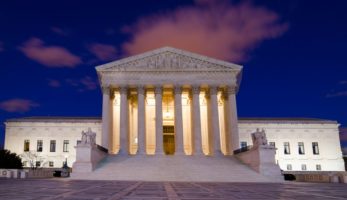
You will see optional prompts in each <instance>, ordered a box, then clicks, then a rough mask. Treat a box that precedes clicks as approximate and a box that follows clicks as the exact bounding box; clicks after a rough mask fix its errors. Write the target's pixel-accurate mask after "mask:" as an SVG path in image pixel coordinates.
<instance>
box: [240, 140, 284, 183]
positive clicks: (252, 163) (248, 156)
mask: <svg viewBox="0 0 347 200" xmlns="http://www.w3.org/2000/svg"><path fill="white" fill-rule="evenodd" d="M275 152H276V148H275V147H272V146H270V145H259V146H256V147H253V148H251V149H249V150H248V151H245V152H241V153H238V154H236V157H237V158H238V159H239V160H241V162H243V163H245V164H246V165H248V166H249V167H251V168H252V169H253V170H254V171H256V172H258V173H260V174H262V175H264V176H266V177H269V178H272V179H276V180H283V176H282V174H281V169H280V168H279V166H278V165H277V164H276V163H275Z"/></svg>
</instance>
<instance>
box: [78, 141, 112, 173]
mask: <svg viewBox="0 0 347 200" xmlns="http://www.w3.org/2000/svg"><path fill="white" fill-rule="evenodd" d="M75 149H76V161H75V163H74V164H73V166H72V172H77V173H79V172H92V171H93V170H94V169H95V167H96V165H97V164H98V163H99V162H100V161H101V160H102V159H103V158H105V157H106V155H107V153H106V152H104V151H101V150H99V149H98V148H97V145H95V144H77V146H75Z"/></svg>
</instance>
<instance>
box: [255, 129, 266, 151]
mask: <svg viewBox="0 0 347 200" xmlns="http://www.w3.org/2000/svg"><path fill="white" fill-rule="evenodd" d="M252 142H253V147H258V146H261V145H267V139H266V134H265V130H264V129H263V130H262V131H260V130H259V128H257V130H256V132H254V133H252Z"/></svg>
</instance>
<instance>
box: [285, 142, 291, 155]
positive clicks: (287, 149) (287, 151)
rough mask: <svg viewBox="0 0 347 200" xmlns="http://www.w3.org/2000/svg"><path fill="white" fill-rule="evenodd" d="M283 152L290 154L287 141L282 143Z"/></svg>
mask: <svg viewBox="0 0 347 200" xmlns="http://www.w3.org/2000/svg"><path fill="white" fill-rule="evenodd" d="M284 154H290V147H289V142H285V143H284Z"/></svg>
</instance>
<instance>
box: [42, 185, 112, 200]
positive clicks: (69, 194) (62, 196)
mask: <svg viewBox="0 0 347 200" xmlns="http://www.w3.org/2000/svg"><path fill="white" fill-rule="evenodd" d="M105 185H107V184H103V185H97V186H95V185H92V186H89V187H87V188H83V189H81V190H77V191H71V192H66V193H64V194H59V195H56V196H53V197H49V198H47V199H57V198H59V199H61V198H65V197H69V196H71V195H72V194H74V193H79V192H84V191H87V190H90V189H93V188H96V187H103V186H105Z"/></svg>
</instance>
